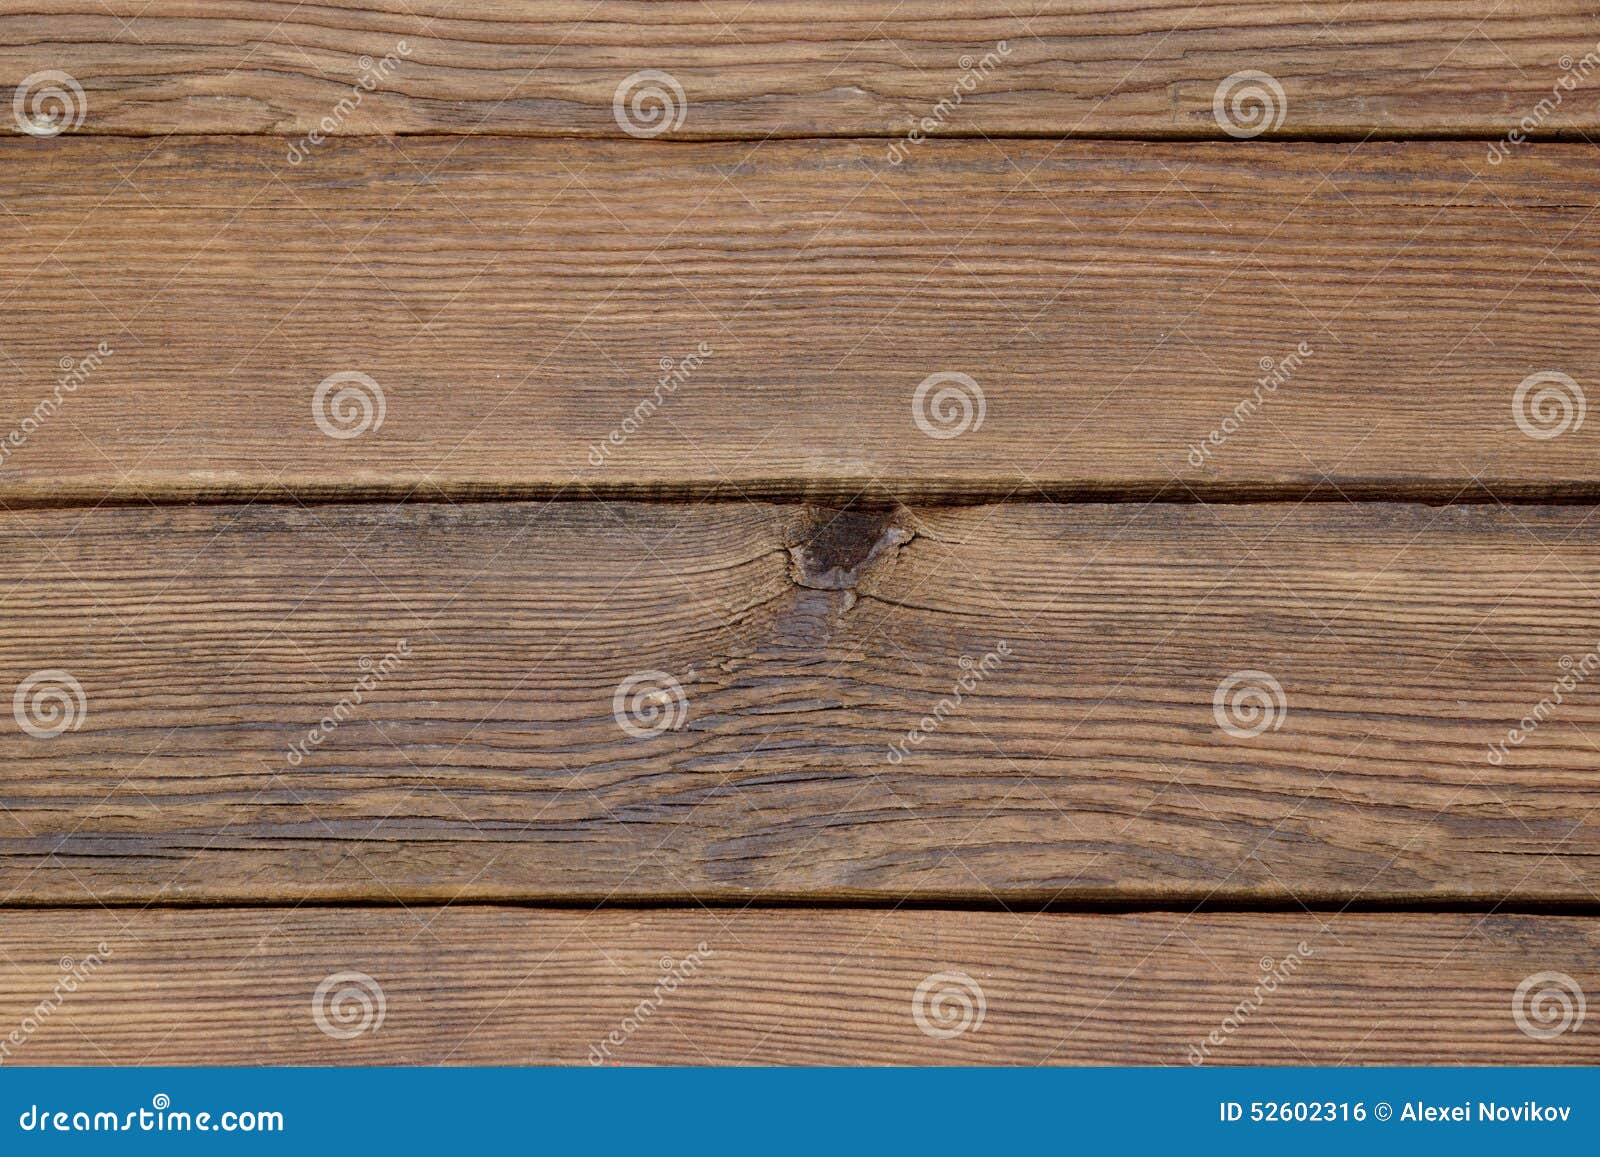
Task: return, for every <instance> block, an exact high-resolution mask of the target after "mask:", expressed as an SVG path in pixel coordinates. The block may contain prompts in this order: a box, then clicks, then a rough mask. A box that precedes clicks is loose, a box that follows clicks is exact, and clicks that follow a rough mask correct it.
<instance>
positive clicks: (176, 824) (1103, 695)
mask: <svg viewBox="0 0 1600 1157" xmlns="http://www.w3.org/2000/svg"><path fill="white" fill-rule="evenodd" d="M1594 513H1595V509H1594V508H1593V507H1526V508H1520V509H1506V508H1501V507H1496V506H1462V507H1454V508H1444V509H1437V508H1431V507H1424V506H1412V505H1400V504H1390V505H1374V506H1362V505H1356V506H1333V505H1316V504H1312V505H1301V506H1289V505H1267V506H1231V507H1230V506H1224V507H1208V506H1189V505H1171V504H1155V505H1148V506H1137V505H1122V506H1091V505H1086V506H1075V507H1056V506H1049V505H1038V506H1032V505H1022V504H1016V505H1004V506H994V507H969V508H962V509H956V510H943V511H940V510H902V511H899V512H897V513H895V514H892V515H891V514H878V515H874V514H864V513H852V514H842V515H841V514H838V513H837V512H832V511H826V510H819V509H813V508H806V507H798V506H760V505H754V504H749V503H742V502H734V503H724V504H710V505H697V506H688V505H675V504H662V505H629V504H610V503H571V504H562V503H556V504H549V505H531V504H529V505H517V504H511V505H497V504H485V505H479V506H465V507H455V506H448V505H428V504H420V505H418V504H412V505H405V506H326V507H313V508H298V507H270V506H262V507H225V506H219V507H196V508H163V509H149V508H113V509H103V510H96V511H82V510H66V511H32V512H23V513H14V514H11V515H7V516H6V517H4V519H3V520H0V591H3V601H0V616H3V618H0V624H3V629H0V692H3V693H4V694H5V695H8V696H10V695H13V689H14V688H15V689H18V690H17V691H16V695H17V696H20V699H19V698H17V697H15V696H13V698H12V700H11V702H12V708H13V709H12V712H11V713H10V714H9V715H8V716H6V718H5V726H4V727H3V728H0V804H3V811H0V903H17V902H27V903H63V902H66V903H86V902H92V901H95V900H121V901H140V902H142V901H147V900H152V899H159V900H162V901H177V902H182V901H194V900H201V899H213V900H247V899H248V900H282V901H292V900H300V899H305V898H308V897H309V898H323V899H356V898H363V899H369V900H377V901H382V902H395V901H398V900H403V901H407V902H416V901H426V900H454V899H457V898H463V897H476V898H481V899H508V898H517V899H562V900H570V901H574V902H577V901H585V902H587V901H599V900H603V899H606V898H629V899H633V900H636V901H641V902H645V901H656V900H664V899H671V898H681V897H685V896H699V897H707V898H713V897H715V898H722V899H735V898H739V897H757V896H766V897H774V898H778V897H782V898H791V899H793V898H812V899H818V898H826V897H855V898H866V899H875V900H882V901H889V900H898V899H900V898H903V897H908V896H912V897H922V898H924V899H943V898H952V897H961V898H965V899H967V900H973V901H980V902H983V903H996V902H1000V901H1004V902H1008V903H1009V902H1043V901H1049V900H1055V899H1063V898H1065V899H1076V900H1084V899H1089V900H1112V901H1116V902H1128V903H1134V902H1140V903H1143V902H1174V903H1189V902H1192V901H1197V900H1202V899H1206V898H1208V897H1209V898H1214V899H1218V900H1231V901H1237V900H1245V899H1249V900H1257V901H1271V902H1275V903H1294V902H1296V901H1299V900H1331V901H1341V902H1342V901H1344V900H1347V899H1348V900H1363V901H1392V900H1406V901H1419V900H1431V901H1444V900H1450V901H1463V902H1474V903H1477V902H1482V903H1489V902H1498V901H1500V900H1501V899H1503V898H1507V897H1511V898H1517V899H1521V900H1525V901H1559V902H1580V903H1592V902H1594V901H1595V900H1596V899H1597V897H1596V894H1595V890H1594V879H1595V877H1594V862H1595V857H1596V855H1600V828H1597V827H1596V825H1595V823H1594V822H1593V820H1592V818H1591V817H1592V813H1593V810H1594V807H1595V800H1596V796H1595V790H1596V787H1597V785H1600V745H1597V742H1596V736H1597V735H1600V694H1597V692H1596V691H1595V687H1596V686H1597V684H1600V680H1596V679H1595V676H1596V674H1597V665H1600V657H1597V656H1596V655H1595V648H1596V646H1597V641H1600V596H1597V593H1596V590H1595V587H1594V585H1593V578H1592V576H1593V575H1594V574H1595V573H1596V568H1597V564H1600V521H1596V520H1595V518H1594ZM1250 672H1259V673H1263V674H1244V675H1241V673H1250ZM1564 679H1565V680H1568V681H1569V682H1570V683H1571V685H1570V686H1567V687H1566V688H1565V689H1564V690H1562V689H1561V687H1560V685H1561V682H1562V680H1564ZM74 681H75V682H74ZM1225 682H1227V683H1228V684H1229V686H1230V687H1234V688H1235V689H1236V690H1237V691H1238V692H1239V693H1240V694H1241V695H1242V696H1243V698H1242V699H1239V700H1238V701H1237V702H1236V701H1235V696H1234V695H1233V694H1231V693H1230V692H1228V691H1222V692H1221V694H1222V700H1221V706H1220V707H1219V705H1218V696H1219V689H1221V688H1223V687H1224V683H1225ZM624 686H627V687H628V690H627V691H625V692H622V693H621V701H620V705H619V700H618V694H619V688H622V687H624ZM1274 686H1275V687H1276V688H1277V690H1274ZM1252 688H1254V689H1255V690H1256V691H1257V692H1258V693H1259V694H1260V695H1262V696H1264V697H1265V699H1264V701H1263V702H1262V703H1261V704H1259V705H1260V706H1264V707H1266V708H1267V714H1265V715H1264V716H1263V715H1259V714H1258V715H1252V714H1251V712H1250V710H1249V707H1250V697H1249V696H1250V693H1251V690H1252ZM52 694H53V695H54V698H53V699H52ZM0 701H3V700H0ZM1529 717H1532V722H1531V723H1523V722H1521V721H1523V720H1524V719H1528V718H1529ZM25 724H26V725H27V727H26V728H25V726H24V725H25ZM1258 725H1259V726H1258ZM1512 728H1518V729H1519V731H1524V732H1526V735H1524V736H1522V737H1521V738H1520V740H1518V739H1511V740H1509V741H1508V731H1509V729H1512ZM1256 731H1258V732H1259V734H1251V732H1256ZM40 732H44V733H47V734H42V735H41V734H38V733H40ZM50 732H58V734H48V733H50ZM911 733H916V737H911ZM1494 743H1499V744H1501V745H1502V750H1499V751H1497V750H1495V749H1494V748H1492V747H1491V744H1494Z"/></svg>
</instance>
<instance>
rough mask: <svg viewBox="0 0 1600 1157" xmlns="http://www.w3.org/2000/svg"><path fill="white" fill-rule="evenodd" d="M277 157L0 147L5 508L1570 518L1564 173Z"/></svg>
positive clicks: (1126, 160) (755, 157) (1362, 150)
mask: <svg viewBox="0 0 1600 1157" xmlns="http://www.w3.org/2000/svg"><path fill="white" fill-rule="evenodd" d="M283 149H284V146H283V143H282V142H281V141H278V142H274V141H268V140H265V139H259V138H231V139H207V138H189V139H184V140H179V139H173V140H170V141H166V142H161V143H152V142H147V141H131V140H111V139H99V140H72V139H58V140H56V141H32V140H29V141H11V142H4V143H0V203H3V204H4V206H5V208H6V210H7V211H6V212H5V213H4V214H0V237H3V239H4V243H3V244H0V283H4V284H6V285H8V286H9V287H10V288H9V291H8V292H7V294H6V296H5V298H4V308H5V311H6V317H7V321H8V325H7V327H6V330H5V333H4V334H3V336H0V346H3V348H4V352H5V355H6V356H5V357H4V358H3V359H0V413H4V414H7V415H10V417H9V419H8V422H9V423H10V424H11V425H12V426H13V427H14V428H13V429H10V430H8V431H6V432H5V440H4V441H3V442H0V448H3V449H4V451H5V453H4V458H3V461H0V501H3V502H5V503H7V504H11V505H16V504H24V503H35V504H37V503H53V504H59V503H63V502H75V501H99V500H102V499H106V498H111V499H114V500H116V501H131V502H142V501H143V500H144V499H145V498H147V497H148V498H153V499H172V498H177V499H186V498H203V499H217V498H229V497H233V498H247V497H256V496H276V497H280V498H281V497H284V496H286V495H293V496H298V497H308V498H310V497H317V498H328V497H333V498H338V497H347V498H348V497H364V498H372V497H380V498H392V499H401V498H406V497H437V496H438V495H440V494H446V495H450V496H455V497H468V496H471V497H539V496H546V495H549V494H554V493H564V494H567V495H569V496H572V497H593V496H596V495H602V496H609V497H683V496H686V495H696V494H705V493H708V492H711V491H720V492H721V493H724V494H727V495H729V496H736V495H738V494H740V493H743V494H747V495H754V496H762V495H766V496H774V495H785V496H789V495H796V494H798V495H801V496H810V497H813V498H817V499H822V500H826V501H830V502H843V501H848V500H850V499H853V498H855V497H856V496H858V495H863V494H865V495H867V496H876V497H879V498H885V499H898V500H902V501H907V502H936V501H946V500H961V501H970V500H974V499H988V500H1000V499H1005V498H1030V497H1033V498H1037V497H1039V496H1041V495H1047V496H1049V497H1052V498H1060V497H1079V498H1082V497H1090V498H1094V497H1107V496H1116V497H1128V496H1130V495H1133V496H1140V495H1147V494H1150V493H1158V492H1164V493H1166V494H1167V495H1168V496H1171V497H1178V498H1186V497H1189V496H1191V495H1192V494H1194V493H1201V494H1207V495H1210V496H1217V497H1228V498H1241V497H1243V498H1253V497H1282V496H1284V495H1285V494H1290V495H1293V494H1298V493H1307V492H1314V493H1320V494H1323V495H1326V496H1328V497H1335V498H1337V497H1341V496H1342V497H1356V498H1366V497H1379V498H1394V497H1412V498H1420V499H1425V500H1427V501H1433V502H1443V501H1448V500H1450V499H1452V498H1455V497H1459V496H1468V497H1474V498H1481V497H1482V495H1483V491H1484V490H1485V489H1488V490H1490V491H1492V492H1493V493H1495V494H1497V495H1499V496H1501V497H1513V496H1514V497H1522V498H1527V497H1534V498H1539V497H1556V496H1567V495H1571V494H1582V495H1585V496H1589V497H1593V496H1594V495H1595V494H1597V493H1600V422H1596V421H1592V420H1591V421H1589V422H1588V423H1586V424H1577V425H1572V423H1570V422H1569V427H1570V428H1569V429H1568V430H1567V432H1566V433H1564V434H1562V435H1561V436H1559V437H1553V438H1534V437H1529V436H1527V435H1525V434H1524V433H1523V432H1522V431H1521V430H1520V429H1519V427H1518V425H1517V422H1516V421H1515V413H1514V406H1513V398H1514V394H1515V391H1516V389H1517V387H1518V385H1519V384H1520V383H1522V382H1523V381H1524V380H1526V379H1527V378H1528V377H1529V376H1530V375H1534V374H1541V373H1548V372H1552V371H1554V372H1560V373H1565V374H1568V375H1570V376H1572V377H1573V378H1575V379H1577V380H1578V382H1579V386H1580V388H1581V386H1582V384H1583V380H1584V379H1585V378H1587V376H1588V368H1589V367H1591V366H1592V365H1594V364H1595V363H1596V361H1597V359H1600V336H1597V335H1600V331H1597V330H1596V328H1595V327H1594V326H1593V325H1591V324H1589V322H1590V321H1591V320H1592V318H1593V316H1594V312H1595V308H1596V301H1597V298H1596V292H1595V289H1594V282H1595V280H1596V275H1597V271H1600V215H1597V214H1596V213H1595V209H1596V207H1597V206H1600V168H1597V166H1596V164H1595V157H1596V154H1595V152H1594V150H1593V149H1592V148H1591V147H1590V146H1587V145H1583V146H1568V145H1543V146H1528V147H1525V148H1524V149H1522V150H1521V151H1519V152H1518V153H1516V154H1515V156H1514V157H1512V158H1511V159H1510V160H1508V161H1506V162H1505V163H1503V164H1501V165H1499V166H1493V165H1490V164H1489V163H1488V162H1487V160H1486V158H1485V152H1484V147H1483V146H1482V145H1481V144H1472V143H1466V142H1434V143H1426V142H1423V143H1410V144H1382V143H1368V144H1366V145H1362V146H1355V145H1321V146H1319V145H1306V144H1298V145H1295V144H1291V145H1261V144H1255V145H1250V146H1240V145H1236V144H1226V145H1219V144H1129V143H1116V142H1078V143H1071V142H1068V143H1055V144H1051V143H1036V142H1016V141H1013V142H990V141H978V142H936V143H930V144H928V145H926V146H924V147H923V148H921V149H920V150H919V151H918V152H917V153H916V155H915V156H914V157H913V158H912V159H911V160H909V161H907V162H905V163H904V164H902V165H899V166H896V165H894V164H891V163H890V162H889V161H888V160H887V159H886V157H885V155H884V150H883V148H882V146H881V144H870V143H864V142H835V141H823V142H816V141H812V142H768V143H766V144H764V145H760V146H750V145H745V144H727V143H724V144H684V145H665V144H659V143H649V142H633V141H630V142H626V143H617V142H603V141H602V142H548V141H512V140H503V139H502V140H495V139H479V138H472V139H467V140H457V141H448V140H441V139H438V138H433V139H426V140H423V139H418V140H407V141H405V142H403V143H402V142H380V141H345V142H338V143H334V144H332V145H330V146H328V147H327V148H326V149H325V150H323V151H321V152H319V153H317V155H316V156H315V157H314V158H313V159H312V160H311V161H308V162H307V163H305V164H303V165H301V166H299V167H296V166H293V165H290V164H289V163H288V162H287V161H286V159H285V156H284V151H283ZM101 342H104V343H105V344H106V348H107V349H109V350H110V351H111V352H110V353H109V354H108V355H104V356H100V357H98V358H96V359H94V361H95V362H96V364H93V365H92V366H90V367H89V368H88V369H87V370H79V371H78V372H77V373H76V374H74V372H73V371H72V370H71V369H70V368H68V369H64V368H63V367H64V366H66V367H71V366H73V365H74V364H79V363H82V362H83V360H84V359H85V358H88V357H90V355H91V354H93V353H94V351H95V349H96V347H97V345H98V344H99V343H101ZM702 343H703V346H702ZM697 351H703V352H701V353H697ZM1301 351H1304V352H1301ZM693 358H698V362H697V363H695V362H693V361H691V362H690V364H688V365H687V366H685V362H686V359H693ZM664 364H665V365H667V366H672V367H679V369H680V372H678V374H677V377H676V379H675V380H674V383H673V384H670V385H668V386H666V387H663V386H662V385H661V382H662V380H663V379H664V378H668V377H670V376H671V375H672V373H673V371H672V370H670V369H669V370H664V369H663V365H664ZM1264 365H1265V366H1268V367H1280V370H1279V371H1277V379H1276V380H1277V385H1276V388H1275V389H1271V390H1265V391H1264V390H1263V389H1262V387H1261V385H1260V382H1261V379H1262V378H1263V377H1264V376H1265V375H1266V374H1268V373H1272V372H1274V371H1272V370H1266V371H1264V369H1263V366H1264ZM341 372H359V373H364V374H366V375H368V376H370V377H371V378H372V379H374V380H375V381H376V382H377V383H378V385H379V387H380V388H381V389H382V391H383V393H384V402H385V413H384V416H383V421H382V424H381V425H379V426H375V427H373V428H370V429H368V430H367V431H366V433H364V434H362V435H360V436H358V437H354V438H343V439H341V438H333V437H328V436H325V435H324V434H322V433H321V432H320V431H319V428H318V426H317V424H316V423H315V422H314V421H313V417H314V406H313V398H314V391H315V390H316V388H317V386H318V383H320V382H322V381H323V380H324V379H325V378H327V377H329V376H330V375H333V374H337V373H341ZM937 373H965V374H968V375H970V376H971V377H972V378H973V379H974V380H975V381H976V382H977V383H978V387H979V388H980V389H981V390H982V392H983V396H984V413H983V418H982V422H981V424H973V425H972V426H971V428H969V429H968V430H967V432H966V433H964V434H961V435H960V436H959V437H953V438H934V437H929V436H927V435H926V434H924V433H923V431H922V430H921V429H920V428H919V426H918V424H917V423H916V421H915V417H914V405H913V398H914V394H915V391H916V389H917V386H918V384H919V383H920V382H922V381H923V380H924V379H926V378H927V377H928V376H929V375H932V374H937ZM80 379H81V381H80ZM63 380H67V381H69V382H70V385H68V386H67V387H65V388H62V387H60V385H59V383H61V382H62V381H63ZM1594 388H1595V384H1594V383H1593V382H1590V383H1589V390H1590V391H1591V393H1592V391H1593V390H1594ZM58 397H59V412H56V413H49V412H48V410H49V407H50V406H54V405H55V404H56V398H58ZM45 403H49V405H48V406H46V412H44V415H43V417H42V419H38V420H35V419H34V418H33V417H32V416H33V415H35V414H36V413H38V412H39V409H38V408H39V407H40V406H41V405H43V404H45ZM940 416H941V412H939V411H935V413H934V417H935V418H938V417H940ZM350 417H351V418H352V419H353V418H354V413H353V412H352V413H351V415H350ZM942 417H944V418H945V419H947V420H948V421H950V422H952V423H953V422H955V420H956V419H958V418H959V417H960V412H959V410H958V409H956V408H954V407H950V408H948V409H946V410H944V411H942ZM973 417H974V419H975V418H976V415H975V414H974V415H973ZM1546 418H1547V419H1548V420H1549V421H1550V422H1552V423H1553V422H1554V421H1555V420H1556V419H1557V418H1559V413H1558V412H1557V411H1555V410H1553V409H1552V410H1551V411H1550V412H1549V413H1548V414H1547V415H1546ZM25 422H26V423H27V424H24V423H25ZM931 424H933V425H934V427H935V428H936V429H940V430H941V432H948V430H949V428H950V427H949V426H943V427H941V426H938V424H937V422H934V423H931ZM1213 432H1217V433H1218V436H1219V438H1220V442H1218V443H1216V444H1214V445H1213V444H1211V443H1209V442H1208V441H1207V440H1208V438H1210V436H1211V435H1212V434H1213ZM1544 432H1548V428H1546V430H1545V431H1544ZM16 436H20V441H19V440H18V438H17V437H16Z"/></svg>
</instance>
